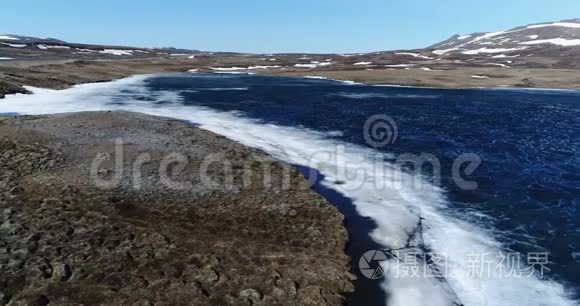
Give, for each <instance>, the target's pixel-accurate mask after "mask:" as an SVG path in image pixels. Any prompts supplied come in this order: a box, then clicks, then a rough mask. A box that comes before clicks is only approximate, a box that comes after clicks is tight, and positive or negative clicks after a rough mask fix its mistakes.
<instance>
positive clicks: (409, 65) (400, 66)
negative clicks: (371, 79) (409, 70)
mask: <svg viewBox="0 0 580 306" xmlns="http://www.w3.org/2000/svg"><path fill="white" fill-rule="evenodd" d="M412 66H413V65H411V64H396V65H385V67H388V68H405V67H412Z"/></svg>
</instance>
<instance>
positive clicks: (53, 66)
mask: <svg viewBox="0 0 580 306" xmlns="http://www.w3.org/2000/svg"><path fill="white" fill-rule="evenodd" d="M238 60H239V59H238ZM212 65H213V64H212V62H211V61H205V62H204V61H202V62H192V61H185V60H179V59H145V60H143V59H133V60H116V61H103V60H99V61H96V60H92V61H91V60H75V61H65V60H54V61H40V64H35V63H34V62H30V63H19V64H12V65H10V64H7V63H0V99H1V98H3V97H4V96H5V95H8V94H15V93H28V91H27V90H26V89H25V88H24V87H23V86H32V87H39V88H48V89H64V88H68V87H70V86H74V85H78V84H84V83H95V82H107V81H113V80H117V79H121V78H125V77H129V76H132V75H137V74H159V73H187V72H189V71H190V70H198V72H213V71H212V70H211V69H210V68H209V67H211V66H212ZM222 65H227V66H236V64H235V63H231V62H228V63H227V64H225V63H224V64H222ZM244 65H249V64H248V63H247V62H246V63H242V64H238V66H244ZM241 72H252V73H255V74H256V75H267V76H289V77H320V78H325V79H328V80H336V81H341V82H353V83H362V84H365V85H373V86H385V87H409V88H433V89H533V90H571V91H578V90H580V75H578V74H577V71H575V70H571V69H544V68H541V69H525V68H523V69H522V68H511V69H505V68H473V67H463V68H462V67H458V68H454V69H453V70H441V71H438V70H433V71H423V70H420V69H413V70H404V69H398V70H388V69H380V70H344V69H343V70H329V69H306V70H304V69H301V70H297V69H287V68H283V69H259V70H258V69H256V70H241ZM474 75H492V76H493V75H497V77H489V78H485V79H474V78H472V77H473V76H474Z"/></svg>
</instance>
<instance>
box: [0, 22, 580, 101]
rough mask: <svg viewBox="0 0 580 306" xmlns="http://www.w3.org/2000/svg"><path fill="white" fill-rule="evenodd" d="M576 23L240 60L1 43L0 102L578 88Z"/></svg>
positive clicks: (6, 38) (13, 39) (579, 34)
mask: <svg viewBox="0 0 580 306" xmlns="http://www.w3.org/2000/svg"><path fill="white" fill-rule="evenodd" d="M578 69H580V19H572V20H563V21H558V22H550V23H540V24H533V25H527V26H521V27H516V28H514V29H509V30H501V31H497V32H489V33H474V34H467V35H459V34H457V35H453V36H452V37H451V38H449V39H448V40H446V41H443V42H440V43H437V44H434V45H432V46H429V47H426V48H423V49H416V50H395V51H381V52H373V53H356V54H242V53H220V52H217V53H213V52H201V51H197V50H180V49H172V48H166V49H146V48H130V47H115V46H97V45H82V44H73V43H67V42H63V41H60V40H55V39H40V38H30V37H23V36H16V35H0V96H2V95H3V94H6V93H14V92H24V91H25V90H24V89H23V88H22V85H29V86H38V87H49V88H62V87H66V86H70V85H72V84H77V83H83V82H93V81H104V80H110V79H114V78H119V77H123V76H128V75H131V74H138V73H160V72H174V71H182V72H185V71H189V70H193V71H198V72H218V73H228V72H229V73H231V72H235V73H258V74H269V75H289V76H314V77H326V78H331V79H339V80H349V81H356V82H365V83H374V84H388V85H408V86H432V87H451V88H457V87H532V88H539V87H543V88H565V89H579V88H580V73H578Z"/></svg>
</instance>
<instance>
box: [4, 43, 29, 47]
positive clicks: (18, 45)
mask: <svg viewBox="0 0 580 306" xmlns="http://www.w3.org/2000/svg"><path fill="white" fill-rule="evenodd" d="M2 44H3V45H5V46H8V47H12V48H24V47H26V44H10V43H2Z"/></svg>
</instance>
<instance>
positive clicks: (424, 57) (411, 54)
mask: <svg viewBox="0 0 580 306" xmlns="http://www.w3.org/2000/svg"><path fill="white" fill-rule="evenodd" d="M395 55H409V56H412V57H416V58H422V59H433V58H432V57H429V56H425V55H421V54H417V53H411V52H399V53H395Z"/></svg>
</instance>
